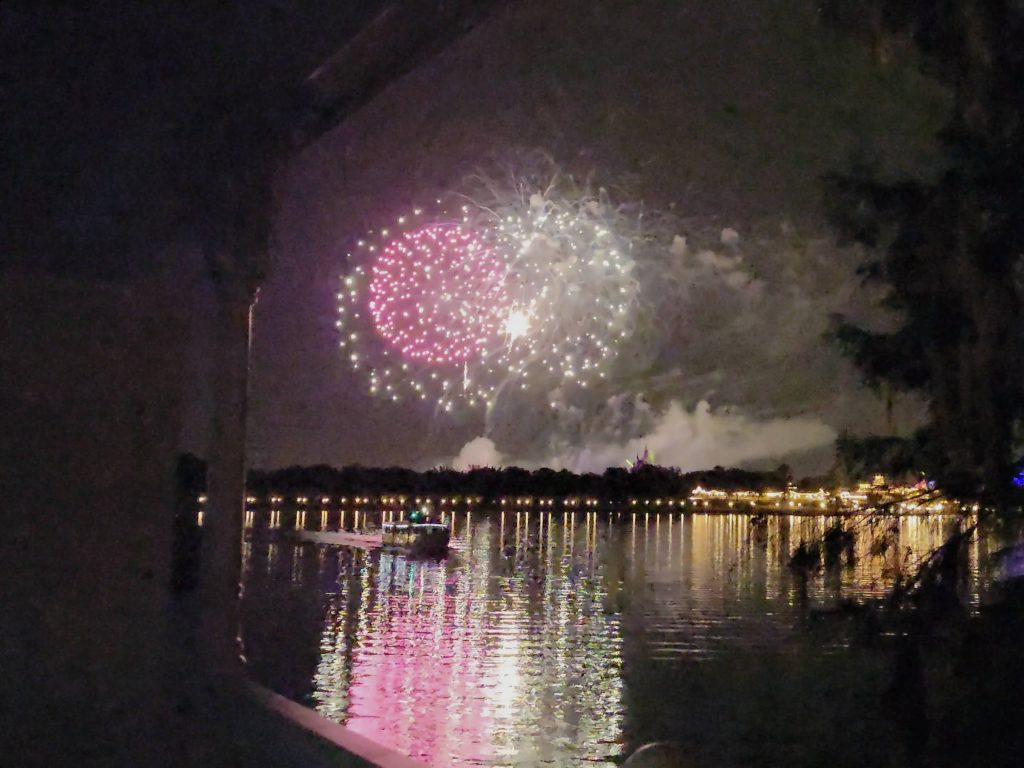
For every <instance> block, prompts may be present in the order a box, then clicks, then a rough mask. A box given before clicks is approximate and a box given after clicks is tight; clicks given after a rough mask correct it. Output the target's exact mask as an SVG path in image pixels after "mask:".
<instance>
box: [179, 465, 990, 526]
mask: <svg viewBox="0 0 1024 768" xmlns="http://www.w3.org/2000/svg"><path fill="white" fill-rule="evenodd" d="M485 501H486V500H485V499H484V498H483V497H481V496H472V495H451V496H440V495H430V496H423V495H421V496H415V495H403V494H384V495H380V496H364V495H356V496H324V495H297V496H294V497H285V496H281V495H277V494H273V493H271V494H269V495H267V496H264V497H257V496H248V497H246V514H245V522H246V525H252V524H253V523H254V521H255V517H256V509H255V508H256V507H260V508H262V509H264V510H266V509H267V508H268V507H269V512H270V522H271V525H275V524H278V525H279V524H280V519H281V508H282V507H287V508H288V509H289V510H295V511H296V515H298V516H299V517H296V519H295V523H296V525H305V521H306V519H307V517H312V515H309V514H308V513H309V511H310V509H317V508H319V511H320V517H321V526H326V524H327V522H326V518H327V517H328V515H329V513H330V511H331V509H332V508H333V509H336V510H351V511H352V512H353V513H354V514H353V518H352V520H351V522H352V524H353V525H355V526H357V527H358V521H359V517H360V516H362V517H363V520H364V521H366V522H369V521H368V520H367V519H366V515H367V513H368V512H373V513H378V514H374V515H373V517H378V516H379V514H380V513H383V516H382V517H381V520H382V521H384V520H385V519H386V520H404V518H405V515H406V514H407V513H408V512H409V511H411V510H412V509H422V508H423V507H424V506H426V505H429V506H430V507H431V508H433V510H434V512H435V514H438V515H442V514H444V512H445V511H446V510H455V509H458V508H463V509H474V508H476V509H481V510H484V511H486V510H487V509H510V508H511V509H539V510H554V509H562V510H566V511H569V510H576V509H580V508H583V509H589V510H610V511H625V510H639V509H643V510H644V511H649V510H650V509H651V508H652V507H653V508H654V509H655V510H657V511H669V510H678V511H680V512H681V511H693V512H722V513H729V512H736V513H742V512H755V513H756V512H765V513H769V514H772V513H774V514H796V515H800V514H804V515H822V514H825V515H829V514H862V513H865V512H871V511H876V510H884V511H885V512H886V513H888V514H897V515H899V514H911V515H921V514H955V513H958V512H977V511H978V507H977V505H971V506H969V505H966V504H961V503H959V502H957V501H955V500H950V499H944V498H941V497H939V495H938V494H937V492H935V491H931V490H929V489H928V488H927V486H924V485H923V484H918V485H915V486H910V485H904V486H893V485H888V484H886V483H885V481H884V479H883V478H880V477H876V478H875V479H874V481H872V482H870V483H860V484H858V485H857V486H856V487H854V488H853V489H844V488H839V489H835V490H831V491H828V490H825V489H818V490H817V491H800V490H797V489H796V488H795V487H793V486H790V487H789V488H787V489H786V490H784V491H780V490H764V491H745V490H735V491H722V490H715V489H709V488H702V487H700V486H698V487H696V488H694V489H693V491H692V492H691V493H690V495H689V496H688V497H685V498H673V497H657V498H630V499H625V500H620V501H612V500H607V499H600V498H594V497H585V496H566V497H546V496H503V497H499V498H497V499H495V500H493V501H491V502H488V503H486V504H485ZM198 502H199V519H200V523H201V522H202V515H203V507H204V506H205V504H206V496H205V495H201V496H199V498H198ZM289 517H291V515H289ZM339 522H340V525H341V526H342V527H344V525H345V523H344V518H342V519H341V521H339Z"/></svg>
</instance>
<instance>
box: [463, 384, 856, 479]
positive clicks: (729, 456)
mask: <svg viewBox="0 0 1024 768" xmlns="http://www.w3.org/2000/svg"><path fill="white" fill-rule="evenodd" d="M613 410H614V411H615V412H616V413H621V408H620V407H618V406H617V407H615V408H613ZM632 412H633V418H634V420H635V423H642V422H648V424H649V427H648V428H647V429H645V430H642V431H640V432H638V433H637V434H636V436H635V437H630V438H628V439H625V440H615V439H608V437H607V436H605V437H604V438H603V439H601V438H598V437H597V436H596V435H594V434H593V433H591V434H590V435H588V437H587V439H586V440H585V444H584V446H583V447H579V448H573V447H571V446H569V445H566V446H564V447H563V448H562V449H561V450H559V451H558V452H557V453H554V454H552V455H550V456H548V457H547V458H545V459H543V460H541V461H538V460H536V459H532V460H531V459H522V460H515V461H512V460H508V461H506V460H505V458H504V457H503V456H502V455H501V453H499V452H498V450H497V449H496V447H495V444H494V442H493V441H492V440H490V439H489V438H486V437H477V438H475V439H473V440H471V441H469V442H468V443H466V445H465V446H463V448H462V450H461V451H460V452H459V455H458V456H457V457H456V458H455V459H454V461H453V462H452V463H453V466H454V467H455V468H456V469H467V468H468V467H469V466H471V465H484V466H494V467H500V466H506V465H518V466H523V467H535V466H547V467H552V468H554V469H571V470H573V471H575V472H597V473H601V472H603V471H604V470H605V469H607V468H608V467H616V466H622V464H623V462H624V461H625V460H626V459H627V458H632V457H633V456H636V455H638V454H641V453H643V451H644V449H645V448H649V449H650V450H651V451H652V452H653V453H654V458H655V462H656V463H657V464H660V465H663V466H673V467H679V468H680V469H681V470H683V471H684V472H688V471H692V470H699V469H709V468H711V467H714V466H717V465H721V466H726V467H735V466H743V465H749V464H751V463H759V462H766V461H769V460H782V459H785V458H786V457H787V456H790V455H793V454H799V453H803V452H806V451H809V450H813V449H816V448H823V447H825V446H828V445H829V444H831V443H832V441H833V440H835V437H836V433H835V430H833V429H832V428H831V427H829V426H828V425H827V424H824V423H823V422H821V421H819V420H818V419H814V418H807V417H797V418H768V419H756V418H752V417H750V416H748V415H746V414H743V413H741V412H736V411H733V410H730V409H720V410H719V411H718V412H715V411H713V410H712V408H711V406H710V404H708V403H707V402H706V401H701V402H699V403H698V404H697V406H696V407H695V408H694V409H693V410H692V411H687V410H686V409H685V408H684V407H683V406H682V405H681V404H680V403H678V402H671V403H670V404H669V406H668V408H667V409H666V410H665V411H664V412H663V413H661V414H659V415H651V414H650V413H649V412H648V411H647V410H646V409H644V408H636V407H634V409H633V411H632Z"/></svg>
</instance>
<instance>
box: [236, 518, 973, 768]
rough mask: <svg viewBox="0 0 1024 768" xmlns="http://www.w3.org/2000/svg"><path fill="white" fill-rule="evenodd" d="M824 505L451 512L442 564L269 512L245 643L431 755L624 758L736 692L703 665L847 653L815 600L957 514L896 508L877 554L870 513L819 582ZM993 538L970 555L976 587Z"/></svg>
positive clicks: (888, 569) (931, 541) (844, 593)
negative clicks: (757, 517) (816, 612)
mask: <svg viewBox="0 0 1024 768" xmlns="http://www.w3.org/2000/svg"><path fill="white" fill-rule="evenodd" d="M826 522H827V521H826V520H825V518H816V517H785V516H781V517H772V518H769V520H768V524H767V526H766V527H761V528H758V527H756V526H751V522H750V517H749V516H748V515H725V514H699V513H690V514H680V513H673V514H667V513H661V514H654V513H643V512H640V513H637V514H631V513H620V514H618V515H615V514H612V515H610V516H609V515H607V514H603V513H584V512H577V513H575V514H570V513H562V512H550V513H548V512H544V513H542V512H537V511H534V512H531V513H526V512H519V513H516V512H512V511H509V512H498V511H493V512H490V513H488V512H485V511H479V510H477V511H473V512H472V513H466V512H459V513H457V514H456V515H455V518H454V533H453V538H452V552H451V554H450V556H449V557H448V558H447V559H445V560H442V561H430V560H426V561H424V560H414V559H409V558H406V557H404V556H401V555H396V554H391V553H387V552H379V551H378V552H372V553H371V552H365V551H360V550H353V549H348V548H344V547H329V546H322V545H314V544H308V543H305V544H299V543H296V542H295V541H294V540H292V539H289V538H288V537H287V535H286V534H284V533H282V532H272V531H266V530H263V529H260V528H259V527H258V526H257V529H256V530H255V531H252V532H250V535H249V536H248V538H247V541H246V544H245V553H244V555H245V559H244V562H245V578H244V599H243V626H244V635H245V641H246V649H247V655H248V658H249V663H250V667H251V669H252V674H253V675H254V677H255V678H256V679H257V680H259V681H260V682H262V683H264V684H266V685H267V686H268V687H270V688H273V689H275V690H277V691H279V692H281V693H283V694H285V695H287V696H289V697H291V698H293V699H295V700H297V701H301V702H304V703H307V704H309V705H311V706H314V707H315V708H316V709H317V710H319V711H320V712H321V713H322V714H324V715H326V716H327V717H329V718H331V719H333V720H336V721H338V722H341V723H344V724H346V725H347V726H349V727H350V728H352V729H353V730H355V731H357V732H359V733H361V734H364V735H365V736H368V737H369V738H371V739H374V740H376V741H378V742H380V743H382V744H385V745H387V746H389V747H391V748H393V749H396V750H398V751H400V752H403V753H405V754H408V755H412V756H414V757H417V758H420V759H422V760H424V761H426V762H428V763H431V764H432V765H436V766H449V765H453V766H458V765H482V766H510V765H515V766H534V765H548V766H579V765H595V766H604V765H608V766H611V765H616V764H618V763H619V762H621V760H622V759H623V756H624V755H625V754H628V753H629V752H630V751H631V750H632V749H635V748H636V746H638V745H639V744H640V743H642V742H643V741H645V740H647V739H650V738H655V737H659V736H664V735H665V731H666V728H667V729H668V730H671V729H672V718H677V719H678V720H680V721H681V720H683V719H685V720H687V722H688V723H690V725H689V727H691V728H696V726H695V725H694V724H693V723H692V722H691V718H690V717H677V716H676V715H672V717H669V715H668V714H667V713H668V712H670V711H677V710H678V711H682V712H691V713H692V712H693V711H694V710H695V709H696V708H701V707H704V706H712V705H713V701H712V698H713V697H714V691H715V690H723V691H724V690H725V687H723V686H724V685H725V684H724V683H723V684H722V685H718V684H717V683H709V684H708V686H707V687H709V688H710V690H711V692H710V693H707V694H701V696H700V697H699V698H700V699H701V700H700V701H693V700H691V699H693V698H694V697H695V695H696V694H694V692H693V690H692V689H691V688H692V686H700V685H704V683H703V682H701V681H702V679H703V678H702V677H701V676H702V675H704V676H705V677H706V676H707V673H706V672H702V671H701V670H708V669H719V668H722V669H735V668H736V665H735V664H734V662H733V661H732V660H734V659H739V660H743V661H745V662H747V663H749V662H750V661H751V660H757V659H769V658H778V657H780V656H782V657H785V656H786V655H787V654H804V655H806V654H809V653H810V654H816V655H820V656H827V655H829V654H843V653H845V652H846V650H845V649H846V646H847V644H848V640H847V635H848V633H847V632H844V631H842V630H836V631H832V630H829V631H826V632H824V633H822V632H820V631H817V632H810V631H809V630H808V629H807V616H808V614H809V609H812V608H813V609H828V608H829V607H830V606H832V605H835V604H836V601H837V600H838V599H839V598H840V597H860V598H864V597H871V596H881V595H882V594H883V593H884V592H885V590H886V588H887V587H888V586H890V585H891V583H892V578H893V576H894V574H895V572H896V571H897V570H898V569H899V568H900V567H902V568H904V569H906V568H909V567H910V566H911V565H912V564H913V563H914V562H916V561H917V560H918V559H919V558H920V557H921V556H923V555H924V554H926V553H927V552H929V551H930V550H931V549H932V548H933V547H935V546H937V545H938V544H940V543H941V541H942V540H943V536H944V534H945V533H946V532H947V530H948V529H949V526H950V525H951V524H952V522H953V521H952V520H951V519H950V518H944V517H938V516H932V517H904V518H900V519H899V520H898V521H889V522H888V523H887V524H888V525H892V524H893V523H894V522H895V525H897V526H898V532H897V533H896V536H895V537H894V545H893V546H891V547H890V548H889V549H888V551H886V552H885V553H884V554H875V555H873V554H871V552H870V540H871V539H872V538H873V537H872V536H871V535H869V533H870V532H869V531H867V530H864V531H863V533H862V535H861V536H859V537H858V542H857V552H858V557H857V560H856V563H855V564H854V565H853V566H852V567H845V566H844V567H842V568H839V569H835V570H834V571H832V572H829V573H821V574H819V575H818V576H816V577H814V578H812V579H811V581H810V582H809V584H808V585H807V591H806V597H805V596H804V592H803V590H802V589H801V586H800V583H799V581H798V580H797V578H796V577H795V576H794V575H793V574H792V573H791V572H790V571H789V569H788V568H787V567H786V562H787V561H788V558H789V554H790V553H791V552H792V550H793V549H794V548H795V547H796V546H797V544H798V543H799V542H800V540H802V539H804V540H813V539H815V538H817V537H819V536H820V535H821V533H822V531H823V530H824V527H825V526H826ZM984 547H985V542H983V541H982V542H976V543H974V544H972V547H971V552H970V578H969V583H968V584H966V585H965V590H966V593H967V596H968V599H969V600H970V601H973V602H974V603H975V604H976V603H977V601H978V600H979V599H981V597H982V596H983V584H984V583H985V580H986V575H985V574H984V573H983V572H981V571H979V568H978V563H983V562H985V561H986V556H985V555H986V553H985V551H984ZM982 570H983V569H982ZM716 660H718V662H717V663H718V666H717V667H716V666H715V662H716ZM723 660H725V661H723ZM709 665H710V666H709ZM762 666H763V665H762ZM716 674H718V673H716ZM728 674H731V673H728ZM679 681H683V682H679ZM694 681H697V682H694ZM731 684H733V685H738V686H740V690H743V686H744V685H745V684H744V683H743V682H742V681H740V682H736V681H735V680H733V681H732V683H731ZM751 685H753V683H751ZM769 685H771V683H770V682H769ZM688 686H690V687H688ZM688 697H689V698H688ZM730 706H731V705H730ZM705 716H707V715H705ZM666 720H668V725H666V722H665V721H666ZM716 722H717V721H716ZM701 727H703V726H701ZM712 727H717V726H714V725H712ZM683 730H685V729H683ZM669 735H671V734H669Z"/></svg>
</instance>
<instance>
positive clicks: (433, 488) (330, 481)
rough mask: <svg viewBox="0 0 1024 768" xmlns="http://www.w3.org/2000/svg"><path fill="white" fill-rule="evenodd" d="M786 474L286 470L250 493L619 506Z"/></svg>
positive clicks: (262, 479)
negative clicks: (579, 501) (563, 500)
mask: <svg viewBox="0 0 1024 768" xmlns="http://www.w3.org/2000/svg"><path fill="white" fill-rule="evenodd" d="M787 481H788V470H787V472H786V473H780V471H779V470H776V471H774V472H755V471H751V470H745V469H724V468H723V467H715V468H714V469H709V470H702V471H698V472H687V473H683V472H681V471H680V470H679V469H678V468H676V467H659V466H653V465H648V466H645V467H642V468H641V469H640V470H638V471H636V472H630V471H629V470H627V469H623V468H619V467H609V468H608V469H607V470H605V472H604V474H602V475H597V474H593V473H587V474H576V473H574V472H570V471H569V470H566V469H562V470H554V469H548V468H542V469H535V470H532V471H531V470H527V469H523V468H521V467H506V468H502V469H495V468H493V467H476V468H474V469H470V470H468V471H466V472H459V471H456V470H453V469H449V468H447V467H438V468H435V469H431V470H427V471H426V472H416V471H414V470H411V469H406V468H404V467H382V468H377V467H361V466H358V465H349V466H345V467H342V468H340V469H334V468H332V467H327V466H324V465H319V466H315V467H287V468H285V469H279V470H273V471H253V472H250V473H249V481H248V484H247V487H248V489H249V492H250V493H254V494H259V495H267V494H271V493H280V494H287V495H292V494H303V495H309V496H315V495H316V494H331V495H336V494H353V495H360V494H364V493H365V494H380V493H405V494H413V495H415V494H424V495H462V496H480V497H483V499H485V500H486V501H488V502H493V501H495V500H496V499H499V498H501V497H502V496H529V497H542V496H547V497H556V498H559V497H566V496H584V497H595V498H600V499H602V500H605V501H617V502H623V501H626V500H628V499H631V498H636V499H656V498H659V497H675V498H679V497H681V496H687V495H689V493H690V491H692V490H693V489H694V488H695V487H697V486H698V485H702V486H705V487H710V488H716V489H721V490H739V489H753V490H764V489H768V488H779V489H781V488H785V486H786V483H787Z"/></svg>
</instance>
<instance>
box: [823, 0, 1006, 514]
mask: <svg viewBox="0 0 1024 768" xmlns="http://www.w3.org/2000/svg"><path fill="white" fill-rule="evenodd" d="M823 10H824V13H825V14H826V16H828V17H829V18H830V19H831V20H832V21H834V22H836V23H837V24H839V25H840V26H842V27H843V28H845V29H849V30H853V31H854V32H855V33H857V34H859V35H861V36H863V37H866V38H867V39H868V40H869V41H870V42H871V44H872V46H873V47H874V49H875V50H876V51H878V52H879V53H880V56H879V58H880V60H882V61H888V60H890V59H892V58H894V57H899V56H903V57H905V58H907V59H908V60H910V59H912V60H913V61H914V62H916V63H917V64H918V65H919V66H920V67H921V69H922V71H923V72H924V73H925V74H926V75H927V76H929V77H931V78H934V79H935V80H937V81H938V82H939V83H941V84H942V85H943V86H944V87H946V88H947V89H948V91H949V93H950V97H951V109H950V114H949V117H948V120H947V122H946V124H945V126H944V129H943V130H942V132H941V134H940V136H939V137H938V139H939V142H940V147H941V151H942V167H941V169H940V171H939V172H938V174H937V175H936V176H935V177H934V178H932V179H927V180H921V179H916V180H907V179H897V180H893V179H884V178H880V177H879V176H878V175H876V174H874V173H872V172H871V171H870V169H867V168H865V167H858V168H855V169H854V170H853V171H851V172H850V173H848V174H845V175H834V176H832V177H830V178H829V179H828V180H827V194H826V205H827V208H828V212H829V214H830V217H831V219H832V221H833V222H834V224H835V226H836V227H837V229H838V231H839V232H840V234H841V237H842V239H843V240H844V241H845V242H846V243H855V244H859V245H861V246H863V247H865V248H866V250H867V251H868V252H869V253H870V254H872V258H873V260H872V261H870V262H869V263H867V264H866V265H865V266H864V267H863V269H862V274H863V276H864V278H865V280H868V281H879V282H881V283H882V284H883V285H885V286H886V287H887V296H886V299H885V301H884V303H885V305H886V306H887V308H889V309H891V310H894V311H895V312H896V313H897V315H898V316H899V317H900V318H901V319H902V324H901V326H900V327H899V328H898V329H897V330H895V331H891V332H877V331H875V330H872V329H868V328H864V327H861V326H859V325H856V324H853V323H851V322H848V321H847V320H846V319H844V318H842V317H837V318H835V323H834V327H833V331H832V338H833V339H834V341H835V342H836V343H837V344H838V345H839V347H840V348H841V349H842V350H843V351H844V352H846V353H847V354H848V355H849V357H850V358H851V359H852V360H853V361H854V362H855V363H856V364H857V366H858V367H859V368H860V369H861V371H862V372H863V374H864V376H865V379H866V380H867V381H868V382H869V383H871V384H874V385H883V386H886V387H891V388H894V389H896V390H903V391H917V392H920V393H922V394H924V395H925V396H926V397H927V399H928V401H929V403H930V414H931V424H930V427H929V430H928V433H927V434H928V436H930V438H931V439H932V440H933V441H934V442H935V448H936V450H935V451H934V453H935V456H936V457H937V459H938V461H937V464H936V466H933V467H932V470H933V471H934V472H935V473H936V474H937V476H938V479H939V480H940V482H941V483H942V484H943V486H944V487H945V488H946V490H947V491H950V492H951V493H954V494H957V495H961V496H965V497H976V498H983V499H986V500H988V501H992V502H995V503H997V504H1001V503H1003V502H1005V501H1006V500H1007V497H1008V495H1009V490H1010V488H1011V484H1010V480H1011V479H1012V477H1013V474H1014V468H1015V466H1016V463H1017V456H1016V455H1015V439H1016V436H1017V434H1018V431H1019V428H1020V425H1021V422H1022V417H1024V392H1022V382H1024V379H1022V374H1024V355H1022V352H1024V349H1022V330H1024V324H1022V320H1024V314H1022V303H1021V287H1022V283H1021V277H1022V268H1024V260H1022V258H1021V256H1022V252H1024V216H1022V212H1024V123H1022V119H1024V114H1022V108H1024V78H1021V76H1020V73H1021V72H1022V71H1024V46H1022V45H1021V40H1022V39H1024V5H1022V4H1021V3H1020V2H1014V1H1013V0H961V1H959V2H953V1H952V0H938V1H936V0H860V2H850V1H849V0H834V1H833V2H829V3H826V4H825V5H824V8H823Z"/></svg>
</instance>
